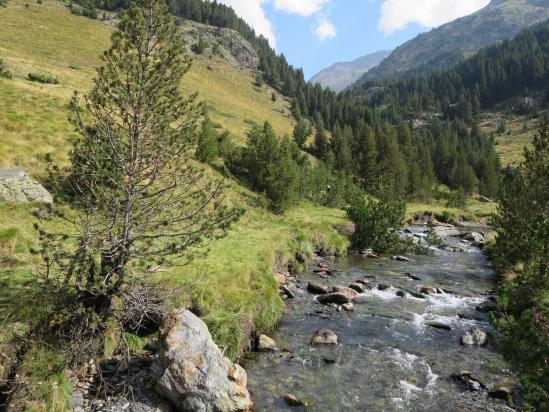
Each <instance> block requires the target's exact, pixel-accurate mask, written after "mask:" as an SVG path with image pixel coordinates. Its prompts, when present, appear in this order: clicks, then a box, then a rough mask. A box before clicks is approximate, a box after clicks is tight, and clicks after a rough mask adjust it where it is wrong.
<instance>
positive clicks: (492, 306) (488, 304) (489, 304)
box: [475, 300, 498, 313]
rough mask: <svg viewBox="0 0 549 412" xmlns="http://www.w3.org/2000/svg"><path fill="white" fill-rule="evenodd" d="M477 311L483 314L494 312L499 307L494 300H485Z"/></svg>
mask: <svg viewBox="0 0 549 412" xmlns="http://www.w3.org/2000/svg"><path fill="white" fill-rule="evenodd" d="M475 309H476V310H478V311H479V312H482V313H488V312H494V311H496V310H497V309H498V305H497V303H496V302H494V301H492V300H485V301H484V302H482V303H481V304H480V305H478V306H477V307H476V308H475Z"/></svg>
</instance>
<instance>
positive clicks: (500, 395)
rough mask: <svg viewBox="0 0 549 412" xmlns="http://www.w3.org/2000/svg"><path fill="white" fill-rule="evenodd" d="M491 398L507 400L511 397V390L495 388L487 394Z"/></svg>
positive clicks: (500, 387)
mask: <svg viewBox="0 0 549 412" xmlns="http://www.w3.org/2000/svg"><path fill="white" fill-rule="evenodd" d="M488 395H490V396H491V397H492V398H496V399H503V400H507V399H508V398H509V397H510V396H512V395H513V389H512V388H510V387H508V386H497V387H495V388H494V389H492V390H491V391H489V392H488Z"/></svg>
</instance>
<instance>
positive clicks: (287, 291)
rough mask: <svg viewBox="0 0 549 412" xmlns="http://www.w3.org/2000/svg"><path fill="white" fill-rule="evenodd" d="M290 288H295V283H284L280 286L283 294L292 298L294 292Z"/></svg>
mask: <svg viewBox="0 0 549 412" xmlns="http://www.w3.org/2000/svg"><path fill="white" fill-rule="evenodd" d="M292 288H295V285H293V287H292V286H290V285H284V286H282V288H281V290H282V292H283V293H284V295H286V296H287V297H288V298H289V299H293V298H295V293H294V291H293V290H292Z"/></svg>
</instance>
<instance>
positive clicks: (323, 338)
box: [311, 328, 339, 345]
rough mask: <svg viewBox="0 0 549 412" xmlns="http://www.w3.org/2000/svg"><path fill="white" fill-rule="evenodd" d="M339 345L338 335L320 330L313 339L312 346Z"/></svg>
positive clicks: (324, 329)
mask: <svg viewBox="0 0 549 412" xmlns="http://www.w3.org/2000/svg"><path fill="white" fill-rule="evenodd" d="M338 343H339V339H338V337H337V335H336V334H335V333H334V331H332V330H330V329H327V328H320V329H319V330H317V331H316V332H315V334H314V335H313V337H312V338H311V345H337V344H338Z"/></svg>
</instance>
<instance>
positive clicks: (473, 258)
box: [245, 227, 518, 412]
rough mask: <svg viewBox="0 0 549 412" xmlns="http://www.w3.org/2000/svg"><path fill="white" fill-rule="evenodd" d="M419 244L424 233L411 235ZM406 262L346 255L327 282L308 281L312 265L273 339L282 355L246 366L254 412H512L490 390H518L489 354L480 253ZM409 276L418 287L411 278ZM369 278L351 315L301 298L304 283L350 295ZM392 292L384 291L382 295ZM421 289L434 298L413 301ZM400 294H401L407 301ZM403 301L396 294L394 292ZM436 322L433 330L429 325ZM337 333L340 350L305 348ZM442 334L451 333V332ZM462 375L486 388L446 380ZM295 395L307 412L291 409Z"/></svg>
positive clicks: (486, 284)
mask: <svg viewBox="0 0 549 412" xmlns="http://www.w3.org/2000/svg"><path fill="white" fill-rule="evenodd" d="M412 230H413V232H414V233H415V234H416V235H418V236H423V235H422V232H424V229H423V228H420V227H415V228H412ZM443 241H444V242H445V244H447V245H451V246H455V247H458V248H461V249H464V250H463V251H462V252H451V251H445V250H440V249H437V250H436V251H434V254H432V255H410V256H409V258H410V261H408V262H401V261H397V260H392V259H390V258H385V257H384V258H381V259H370V258H366V257H363V256H347V257H343V258H338V259H336V260H335V261H334V262H330V267H331V268H332V269H336V270H338V271H341V272H339V273H336V274H334V275H331V276H328V277H327V278H321V277H320V276H319V275H318V274H317V273H314V270H315V268H317V265H318V263H319V261H316V262H315V264H314V265H313V266H311V267H310V269H309V270H308V271H307V272H306V273H305V274H304V275H302V276H299V277H298V278H297V279H296V280H295V298H293V299H290V300H288V305H287V314H286V316H285V317H284V318H283V320H282V321H281V323H280V326H279V328H278V329H277V331H276V333H275V335H274V336H273V338H274V339H275V340H276V342H277V345H278V347H279V348H280V350H279V351H278V352H274V353H261V354H257V353H256V354H251V355H250V356H249V357H248V359H246V360H245V366H246V370H247V371H248V378H249V382H248V388H249V390H250V392H251V393H252V396H253V398H254V401H255V403H256V409H257V410H258V411H284V410H310V411H446V412H450V411H511V410H513V409H512V408H511V407H510V406H509V405H508V404H507V402H505V401H504V400H499V399H494V398H493V397H491V396H489V395H488V391H490V390H491V389H493V388H495V387H498V386H501V385H503V386H507V387H511V388H513V387H517V386H518V384H517V378H516V376H515V375H514V373H513V372H512V371H511V370H510V366H509V365H508V364H507V363H506V361H505V360H504V359H503V357H502V355H501V354H500V353H498V352H497V350H496V348H495V347H494V345H493V336H494V333H495V332H494V330H493V329H492V328H491V326H490V323H489V322H488V318H487V315H486V314H485V313H483V312H482V311H479V310H478V309H477V308H478V307H479V306H482V305H484V304H486V302H488V303H489V302H490V299H493V296H492V297H491V296H490V295H491V293H493V290H494V287H495V286H494V278H493V277H494V273H493V271H492V268H491V266H490V262H489V260H488V259H487V257H486V256H485V255H484V254H483V253H482V251H481V250H479V249H478V248H476V247H474V246H472V244H471V243H470V242H465V241H464V240H462V239H461V238H460V237H453V236H445V237H443ZM407 273H408V274H410V273H412V274H414V276H412V277H417V278H419V279H416V280H414V279H412V278H411V277H410V276H409V275H407ZM367 276H370V277H371V286H372V289H371V290H366V291H365V292H364V293H361V294H360V295H359V297H358V298H357V299H356V300H358V301H359V303H356V302H355V303H354V311H353V312H345V311H338V310H337V309H336V308H334V307H330V306H326V305H321V304H319V303H318V302H317V296H315V295H313V294H311V293H309V292H307V284H308V282H316V283H322V284H324V285H326V286H329V287H333V286H337V285H341V286H347V285H349V284H350V283H352V282H354V281H356V280H357V279H363V278H364V277H367ZM379 284H382V286H381V287H382V288H384V287H387V286H389V288H388V289H385V290H380V289H379ZM425 285H432V286H433V287H435V288H438V292H439V293H433V294H429V295H424V297H425V298H424V299H423V298H421V297H420V295H416V296H414V295H413V294H411V293H409V292H416V293H418V292H420V291H421V289H422V287H423V286H425ZM399 290H406V291H408V292H405V293H404V295H405V296H404V297H401V296H398V295H397V292H398V291H399ZM400 294H402V292H401V293H400ZM433 322H435V325H438V326H439V327H440V326H441V325H442V326H443V327H445V329H440V328H437V327H433V326H431V325H430V324H432V323H433ZM321 327H325V328H329V329H331V330H332V331H334V332H335V333H336V334H337V335H338V337H339V344H338V345H332V346H311V345H310V339H311V337H312V336H313V334H314V333H315V331H317V330H318V329H319V328H321ZM448 327H449V328H451V330H448ZM472 327H478V328H480V329H481V330H482V331H484V332H486V333H487V334H488V336H489V340H488V343H487V344H486V345H484V346H463V345H461V344H460V336H461V334H462V333H464V332H465V331H467V330H469V329H471V328H472ZM460 371H468V372H470V373H471V376H473V377H474V380H475V381H478V382H482V384H483V385H485V387H486V389H483V388H481V390H479V391H471V390H468V389H467V388H466V386H465V385H464V383H463V382H459V381H457V380H456V379H454V378H452V375H453V374H455V373H456V372H460ZM286 394H293V395H295V396H296V397H297V398H298V399H300V400H303V401H304V402H306V403H307V406H306V407H298V408H295V407H294V408H292V407H289V406H288V405H287V404H286V402H285V400H284V395H286Z"/></svg>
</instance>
